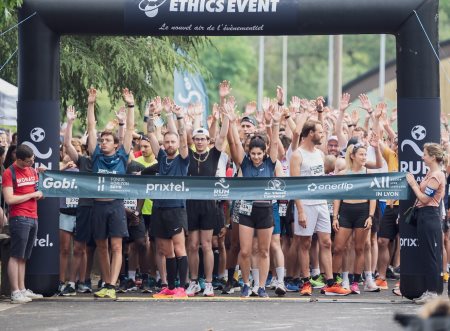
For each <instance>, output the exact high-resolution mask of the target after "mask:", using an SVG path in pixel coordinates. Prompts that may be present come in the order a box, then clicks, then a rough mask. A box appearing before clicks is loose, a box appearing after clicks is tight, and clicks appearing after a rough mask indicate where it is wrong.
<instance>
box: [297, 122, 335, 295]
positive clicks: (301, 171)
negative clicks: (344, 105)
mask: <svg viewBox="0 0 450 331" xmlns="http://www.w3.org/2000/svg"><path fill="white" fill-rule="evenodd" d="M323 136H324V132H323V128H322V124H321V123H320V122H318V121H308V122H306V123H305V125H304V126H303V129H302V133H301V138H302V142H301V145H300V148H298V149H297V150H296V151H295V152H293V154H292V158H291V162H290V174H291V176H324V175H325V171H324V169H325V167H324V154H323V152H322V151H321V150H320V149H318V148H316V146H317V145H320V144H321V142H322V139H323ZM294 219H295V221H294V235H295V236H294V240H295V241H299V242H298V246H297V247H299V255H298V258H299V260H300V266H301V272H302V275H303V278H302V280H303V287H302V289H301V290H300V293H301V294H302V295H308V296H309V295H311V294H312V286H311V283H310V271H309V264H310V263H309V250H310V248H311V240H312V236H313V234H314V233H317V236H318V240H319V247H320V255H319V256H320V261H321V265H322V266H323V268H324V270H322V272H324V273H325V277H326V280H327V285H328V286H331V285H332V284H333V273H332V266H331V261H332V258H331V222H330V215H329V212H328V206H327V201H326V200H295V212H294Z"/></svg>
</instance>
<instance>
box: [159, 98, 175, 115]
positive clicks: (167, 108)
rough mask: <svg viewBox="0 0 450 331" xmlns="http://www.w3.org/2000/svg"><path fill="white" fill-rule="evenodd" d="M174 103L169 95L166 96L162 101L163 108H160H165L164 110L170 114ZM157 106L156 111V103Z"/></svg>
mask: <svg viewBox="0 0 450 331" xmlns="http://www.w3.org/2000/svg"><path fill="white" fill-rule="evenodd" d="M158 98H159V97H158ZM155 99H156V98H155ZM160 100H161V99H160ZM172 105H173V101H172V99H170V98H169V97H164V99H163V100H162V102H161V106H162V108H160V109H164V112H165V113H166V114H170V113H171V112H172ZM155 108H156V111H158V107H157V106H156V105H155Z"/></svg>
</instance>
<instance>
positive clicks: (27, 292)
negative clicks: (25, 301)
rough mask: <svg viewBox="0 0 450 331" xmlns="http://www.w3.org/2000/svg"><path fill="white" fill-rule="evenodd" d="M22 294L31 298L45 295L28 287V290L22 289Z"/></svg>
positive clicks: (39, 297)
mask: <svg viewBox="0 0 450 331" xmlns="http://www.w3.org/2000/svg"><path fill="white" fill-rule="evenodd" d="M21 292H22V295H23V296H25V297H27V298H30V299H33V300H34V299H42V298H43V297H44V296H43V295H42V294H38V293H34V292H33V291H32V290H30V289H27V290H22V291H21Z"/></svg>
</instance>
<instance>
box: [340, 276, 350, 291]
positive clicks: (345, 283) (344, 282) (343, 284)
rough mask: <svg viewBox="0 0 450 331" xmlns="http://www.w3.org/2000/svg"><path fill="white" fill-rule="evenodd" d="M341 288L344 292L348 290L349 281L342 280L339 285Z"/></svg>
mask: <svg viewBox="0 0 450 331" xmlns="http://www.w3.org/2000/svg"><path fill="white" fill-rule="evenodd" d="M341 285H342V287H343V288H344V289H346V290H350V281H349V280H348V278H347V279H344V280H343V281H342V283H341Z"/></svg>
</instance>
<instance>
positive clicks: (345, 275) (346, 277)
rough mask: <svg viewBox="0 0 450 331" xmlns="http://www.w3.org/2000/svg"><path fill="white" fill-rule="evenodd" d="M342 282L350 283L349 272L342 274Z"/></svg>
mask: <svg viewBox="0 0 450 331" xmlns="http://www.w3.org/2000/svg"><path fill="white" fill-rule="evenodd" d="M342 281H343V282H345V281H347V282H349V279H348V271H344V272H342Z"/></svg>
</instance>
